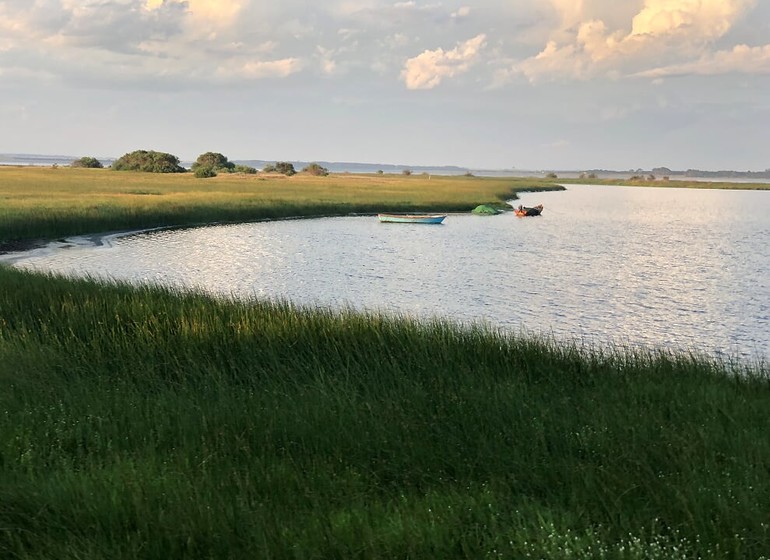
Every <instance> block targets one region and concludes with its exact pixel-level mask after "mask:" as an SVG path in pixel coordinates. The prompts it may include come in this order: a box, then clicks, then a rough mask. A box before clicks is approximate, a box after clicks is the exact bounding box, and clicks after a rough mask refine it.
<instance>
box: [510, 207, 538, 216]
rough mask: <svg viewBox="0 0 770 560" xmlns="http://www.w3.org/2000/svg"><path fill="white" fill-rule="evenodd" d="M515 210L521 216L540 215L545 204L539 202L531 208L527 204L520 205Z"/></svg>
mask: <svg viewBox="0 0 770 560" xmlns="http://www.w3.org/2000/svg"><path fill="white" fill-rule="evenodd" d="M513 211H514V213H515V214H516V215H517V216H519V217H524V216H539V215H540V213H541V212H542V211H543V205H542V204H538V205H537V206H532V207H529V208H528V207H526V206H519V207H518V208H515V209H514V210H513Z"/></svg>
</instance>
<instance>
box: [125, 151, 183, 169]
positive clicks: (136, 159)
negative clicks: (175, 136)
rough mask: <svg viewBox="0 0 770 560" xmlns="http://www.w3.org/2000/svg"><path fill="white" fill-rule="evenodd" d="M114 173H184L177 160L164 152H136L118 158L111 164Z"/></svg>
mask: <svg viewBox="0 0 770 560" xmlns="http://www.w3.org/2000/svg"><path fill="white" fill-rule="evenodd" d="M112 169H114V170H115V171H145V172H147V173H184V172H185V171H187V170H186V169H185V168H184V167H182V166H181V165H179V158H178V157H176V156H174V155H171V154H167V153H165V152H155V151H152V150H150V151H147V150H136V151H133V152H130V153H127V154H124V155H122V156H120V157H119V158H118V159H116V160H115V163H113V164H112Z"/></svg>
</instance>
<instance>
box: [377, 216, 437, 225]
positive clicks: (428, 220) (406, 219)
mask: <svg viewBox="0 0 770 560" xmlns="http://www.w3.org/2000/svg"><path fill="white" fill-rule="evenodd" d="M444 218H446V215H445V214H377V219H378V220H380V222H383V223H392V224H440V223H441V222H443V221H444Z"/></svg>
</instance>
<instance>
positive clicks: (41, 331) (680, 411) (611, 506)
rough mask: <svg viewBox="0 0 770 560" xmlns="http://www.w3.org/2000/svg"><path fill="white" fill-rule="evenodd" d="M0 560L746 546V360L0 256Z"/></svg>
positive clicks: (757, 469) (755, 490)
mask: <svg viewBox="0 0 770 560" xmlns="http://www.w3.org/2000/svg"><path fill="white" fill-rule="evenodd" d="M0 389H1V390H0V557H2V558H6V557H7V558H35V559H38V558H51V559H54V558H56V559H76V558H77V559H84V558H111V559H118V558H126V559H128V558H164V559H166V558H356V557H357V558H486V557H496V558H527V557H531V558H585V559H593V558H623V559H626V558H627V559H648V558H682V559H684V558H688V559H694V558H714V559H723V558H735V559H738V558H753V559H756V558H761V557H763V556H767V555H768V553H769V552H770V525H769V523H770V521H769V520H768V516H767V504H770V476H768V475H769V474H770V438H768V434H769V433H770V415H768V413H767V411H768V402H770V379H769V378H768V369H767V366H766V365H765V364H754V365H750V366H740V365H738V366H736V365H731V364H728V363H723V362H719V361H713V360H710V359H706V358H701V357H697V356H687V355H678V354H669V353H666V352H652V353H650V352H643V351H634V350H630V349H629V350H610V351H606V350H605V351H603V350H600V349H592V348H588V347H582V346H581V345H580V344H578V343H574V344H569V343H556V342H554V341H550V340H548V339H545V338H536V337H534V338H533V337H510V336H504V335H502V334H500V333H498V332H494V331H490V330H487V329H484V328H481V327H459V326H456V325H453V324H449V323H444V322H440V321H434V322H430V323H427V324H420V323H416V322H414V321H411V320H409V319H406V318H398V317H387V316H380V315H376V314H359V313H353V312H347V311H339V312H331V311H324V310H308V309H300V308H297V307H294V306H292V305H291V304H289V303H284V302H253V303H244V302H234V301H222V300H215V299H212V298H209V297H206V296H203V295H198V294H195V293H177V292H174V291H171V290H167V289H160V288H148V287H128V286H124V285H104V284H98V283H93V282H89V281H85V280H67V279H61V278H53V277H45V276H41V275H35V274H31V273H27V272H22V271H18V270H13V269H6V268H0Z"/></svg>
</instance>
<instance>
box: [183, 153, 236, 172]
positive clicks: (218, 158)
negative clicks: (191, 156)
mask: <svg viewBox="0 0 770 560" xmlns="http://www.w3.org/2000/svg"><path fill="white" fill-rule="evenodd" d="M200 167H210V168H211V169H213V170H214V171H224V172H225V173H232V172H233V171H234V170H235V164H234V163H233V162H231V161H228V159H227V158H226V157H225V156H223V155H222V154H220V153H218V152H206V153H205V154H201V155H199V156H198V159H197V160H195V163H193V164H192V170H193V171H196V170H197V169H198V168H200ZM196 177H197V175H196Z"/></svg>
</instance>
